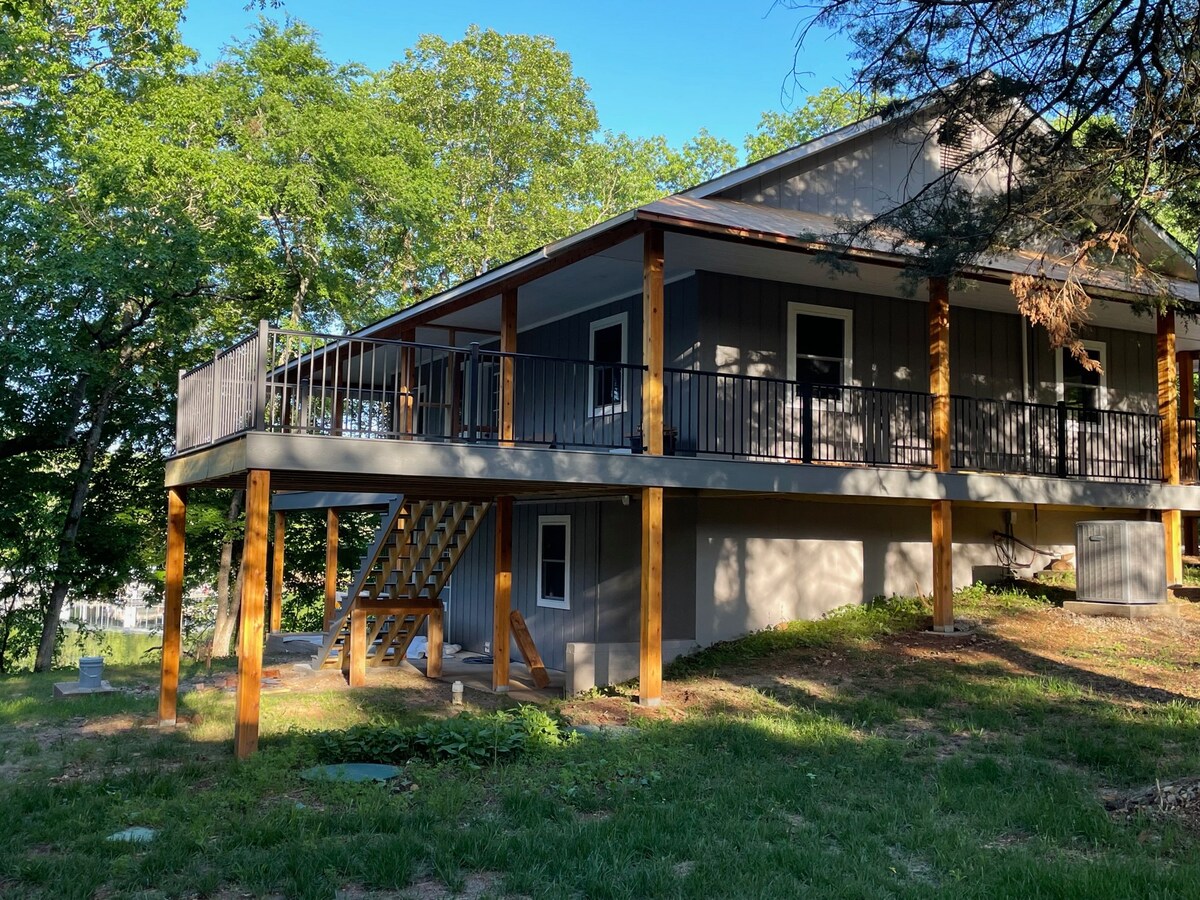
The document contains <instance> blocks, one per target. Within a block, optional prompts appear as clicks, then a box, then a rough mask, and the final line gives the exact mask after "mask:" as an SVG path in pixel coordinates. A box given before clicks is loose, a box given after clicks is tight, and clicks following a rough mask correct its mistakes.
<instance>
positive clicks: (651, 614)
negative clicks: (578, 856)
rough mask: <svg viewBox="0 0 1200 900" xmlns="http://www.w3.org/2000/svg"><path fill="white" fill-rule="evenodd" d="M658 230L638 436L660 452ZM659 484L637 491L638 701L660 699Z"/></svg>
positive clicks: (647, 247)
mask: <svg viewBox="0 0 1200 900" xmlns="http://www.w3.org/2000/svg"><path fill="white" fill-rule="evenodd" d="M663 309H664V308H663V233H662V232H661V231H659V230H657V229H651V230H650V231H647V232H646V235H645V238H644V244H643V251H642V335H643V339H644V344H645V349H644V352H643V360H644V361H645V364H646V374H645V376H643V377H644V378H645V380H644V381H643V382H642V437H643V440H644V441H645V443H646V452H647V453H648V454H651V455H655V456H661V455H662V452H663V433H664V422H663V364H664V352H663V337H664V330H665V329H664V312H663ZM662 575H663V489H662V488H661V487H648V488H643V490H642V584H641V632H640V638H641V655H640V660H639V680H638V703H640V704H641V705H642V706H658V705H659V704H660V703H662Z"/></svg>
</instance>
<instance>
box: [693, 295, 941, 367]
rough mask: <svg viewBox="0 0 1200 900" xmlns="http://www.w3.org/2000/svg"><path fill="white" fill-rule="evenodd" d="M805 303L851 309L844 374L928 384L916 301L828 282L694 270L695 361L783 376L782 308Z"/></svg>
mask: <svg viewBox="0 0 1200 900" xmlns="http://www.w3.org/2000/svg"><path fill="white" fill-rule="evenodd" d="M789 303H807V304H810V305H813V306H827V307H833V308H835V309H849V310H851V311H852V312H853V313H854V333H853V336H852V339H851V345H852V353H853V373H852V377H853V380H854V382H855V383H856V384H860V385H863V386H866V387H880V388H895V389H901V390H910V391H925V390H928V389H929V336H928V324H927V316H926V306H925V304H924V303H921V302H918V301H914V300H896V299H892V298H889V297H875V296H871V295H868V294H858V293H853V292H850V291H839V290H835V289H833V288H828V287H817V286H810V285H801V284H788V283H783V282H777V281H764V280H762V279H757V278H746V277H743V276H738V275H721V274H716V273H709V272H705V273H702V278H701V281H700V350H699V353H698V354H697V356H698V366H697V368H699V369H702V370H707V371H716V372H723V373H730V374H738V375H758V376H763V377H768V378H786V377H787V331H788V324H787V308H788V304H789Z"/></svg>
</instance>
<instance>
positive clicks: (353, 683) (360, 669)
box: [346, 607, 382, 688]
mask: <svg viewBox="0 0 1200 900" xmlns="http://www.w3.org/2000/svg"><path fill="white" fill-rule="evenodd" d="M380 615H382V613H380ZM349 650H350V652H349V653H348V654H347V656H348V659H347V661H346V669H347V675H346V680H347V681H348V682H349V683H350V687H352V688H356V687H362V686H363V685H365V684H366V683H367V610H365V609H363V608H362V607H355V608H354V609H353V610H351V611H350V647H349Z"/></svg>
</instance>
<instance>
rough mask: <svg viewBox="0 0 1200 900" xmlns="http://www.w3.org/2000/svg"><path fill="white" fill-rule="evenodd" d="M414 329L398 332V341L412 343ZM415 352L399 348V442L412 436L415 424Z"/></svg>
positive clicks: (406, 348) (397, 425)
mask: <svg viewBox="0 0 1200 900" xmlns="http://www.w3.org/2000/svg"><path fill="white" fill-rule="evenodd" d="M416 336H417V333H416V329H415V328H405V329H403V330H402V331H401V332H400V340H401V341H403V342H404V343H412V342H414V341H415V340H416ZM416 380H417V379H416V350H415V349H414V348H412V347H401V348H400V392H399V393H400V420H399V421H398V422H397V423H396V430H397V431H398V432H400V439H401V440H408V439H409V438H411V437H412V435H413V426H414V425H415V424H416V411H415V407H416V402H417V396H416V395H415V394H414V393H413V386H414V383H415V382H416Z"/></svg>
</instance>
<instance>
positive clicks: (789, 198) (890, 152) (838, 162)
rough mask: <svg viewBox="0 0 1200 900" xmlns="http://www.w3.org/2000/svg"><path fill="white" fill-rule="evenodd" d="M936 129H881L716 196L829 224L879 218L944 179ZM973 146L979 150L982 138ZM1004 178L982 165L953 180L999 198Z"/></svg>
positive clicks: (927, 126) (931, 125)
mask: <svg viewBox="0 0 1200 900" xmlns="http://www.w3.org/2000/svg"><path fill="white" fill-rule="evenodd" d="M936 127H937V126H936V124H934V123H926V124H919V125H916V126H913V125H904V124H895V125H890V126H885V127H882V128H879V129H877V130H875V131H873V132H869V133H867V134H864V135H861V136H859V137H857V138H855V139H853V140H850V141H848V142H846V143H844V144H839V145H837V146H834V147H830V148H829V149H828V150H825V151H821V152H819V153H816V154H814V155H812V156H810V157H807V158H805V159H801V160H798V161H797V162H795V163H792V164H791V165H789V166H783V167H781V168H779V169H776V170H775V171H772V172H767V173H765V174H763V175H761V176H759V177H758V178H753V179H750V180H749V181H746V182H744V183H742V184H739V185H737V186H735V187H732V188H729V189H728V190H725V191H722V192H721V193H720V194H717V195H716V196H717V197H718V198H720V199H722V200H739V201H741V202H743V203H754V204H760V205H766V206H773V207H777V208H780V209H795V210H800V211H802V212H808V213H815V214H817V215H820V216H828V217H830V218H838V217H849V218H863V217H868V216H877V215H879V214H880V213H883V212H886V211H889V210H891V209H894V208H895V207H896V206H897V205H899V204H900V203H902V202H904V201H906V200H909V199H911V198H912V197H914V196H915V195H916V194H918V193H919V192H920V191H921V190H923V189H924V188H926V187H928V186H929V185H930V184H932V183H933V182H934V181H935V180H936V179H937V178H939V177H941V176H942V175H943V174H944V172H945V170H944V169H943V168H942V162H941V148H940V147H939V145H938V142H937V140H936V138H934V137H932V136H931V135H932V134H933V132H934V130H935V129H936ZM979 130H980V132H982V131H983V130H982V129H979ZM984 134H986V133H984ZM977 140H978V141H979V142H980V143H979V144H978V145H979V146H983V145H984V144H983V141H985V140H986V138H983V137H980V138H977ZM1006 172H1007V168H1006V167H1005V166H1003V165H993V166H990V167H988V166H984V165H981V166H980V167H979V171H974V172H961V173H959V175H958V176H957V179H956V180H957V183H958V184H960V185H961V186H962V187H963V188H964V189H966V190H969V191H971V192H973V193H974V192H979V191H984V192H987V193H997V192H1000V191H1002V190H1004V188H1005V184H1006Z"/></svg>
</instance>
